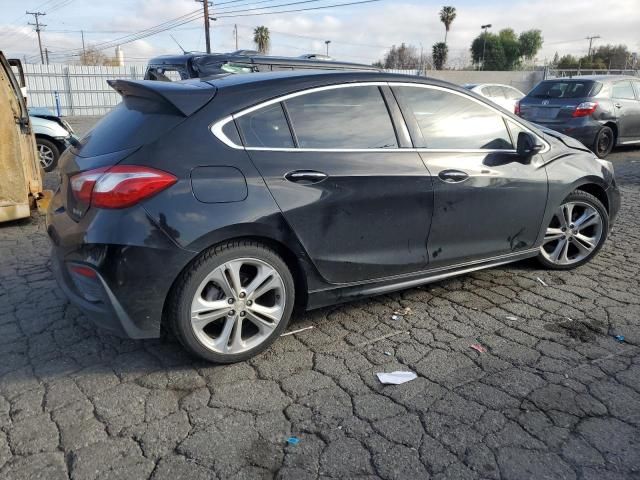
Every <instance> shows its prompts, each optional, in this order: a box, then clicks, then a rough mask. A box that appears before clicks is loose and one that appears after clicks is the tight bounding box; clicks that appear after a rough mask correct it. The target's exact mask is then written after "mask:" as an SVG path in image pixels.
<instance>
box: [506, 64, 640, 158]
mask: <svg viewBox="0 0 640 480" xmlns="http://www.w3.org/2000/svg"><path fill="white" fill-rule="evenodd" d="M516 113H517V114H518V115H519V116H520V117H522V118H524V119H526V120H529V121H531V122H535V123H537V124H539V125H542V126H545V127H548V128H551V129H553V130H556V131H558V132H561V133H564V134H565V135H569V136H571V137H573V138H576V139H577V140H579V141H581V142H582V143H583V144H584V145H586V146H587V147H589V148H590V149H591V150H592V151H593V152H594V153H595V154H596V155H598V157H600V158H604V157H606V156H607V155H608V154H609V153H610V152H611V150H612V149H613V147H615V146H616V145H633V144H638V145H640V79H639V78H637V77H630V76H612V75H611V76H609V75H593V76H580V77H573V78H558V79H553V80H544V81H543V82H540V83H539V84H538V85H537V86H536V87H535V88H534V89H533V90H532V91H531V92H529V94H528V95H527V96H526V97H524V98H523V99H522V100H520V102H519V106H518V109H517V111H516Z"/></svg>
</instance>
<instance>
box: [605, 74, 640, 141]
mask: <svg viewBox="0 0 640 480" xmlns="http://www.w3.org/2000/svg"><path fill="white" fill-rule="evenodd" d="M611 101H612V102H613V106H614V107H615V110H616V118H617V119H618V143H625V142H633V141H635V140H638V139H640V100H638V98H636V95H635V94H634V91H633V87H632V85H631V81H629V80H622V81H619V82H615V83H614V84H613V85H612V87H611Z"/></svg>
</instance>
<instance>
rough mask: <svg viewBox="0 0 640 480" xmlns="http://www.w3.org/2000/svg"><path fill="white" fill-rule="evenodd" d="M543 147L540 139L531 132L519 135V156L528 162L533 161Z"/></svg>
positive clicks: (517, 149)
mask: <svg viewBox="0 0 640 480" xmlns="http://www.w3.org/2000/svg"><path fill="white" fill-rule="evenodd" d="M542 148H543V145H542V144H541V143H540V142H538V139H537V138H536V137H535V136H533V135H532V134H530V133H529V132H520V133H519V134H518V145H517V147H516V151H517V152H518V156H519V157H520V158H522V159H523V160H526V161H527V162H528V161H529V160H531V157H533V156H534V155H535V154H536V153H538V152H539V151H540V150H542Z"/></svg>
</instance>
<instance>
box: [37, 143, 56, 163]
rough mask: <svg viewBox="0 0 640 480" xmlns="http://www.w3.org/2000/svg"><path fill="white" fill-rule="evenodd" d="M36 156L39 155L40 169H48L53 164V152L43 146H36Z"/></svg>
mask: <svg viewBox="0 0 640 480" xmlns="http://www.w3.org/2000/svg"><path fill="white" fill-rule="evenodd" d="M38 155H40V165H42V168H49V167H50V166H51V165H52V164H53V160H54V155H53V150H51V149H50V148H49V147H47V146H46V145H43V144H38Z"/></svg>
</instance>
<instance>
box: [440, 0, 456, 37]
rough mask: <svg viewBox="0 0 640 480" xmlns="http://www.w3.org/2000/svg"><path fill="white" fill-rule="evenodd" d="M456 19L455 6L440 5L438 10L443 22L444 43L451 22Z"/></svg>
mask: <svg viewBox="0 0 640 480" xmlns="http://www.w3.org/2000/svg"><path fill="white" fill-rule="evenodd" d="M455 19H456V7H442V10H440V21H441V22H442V23H444V28H445V32H444V43H445V45H446V43H447V34H448V33H449V29H450V28H451V24H452V23H453V21H454V20H455Z"/></svg>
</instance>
